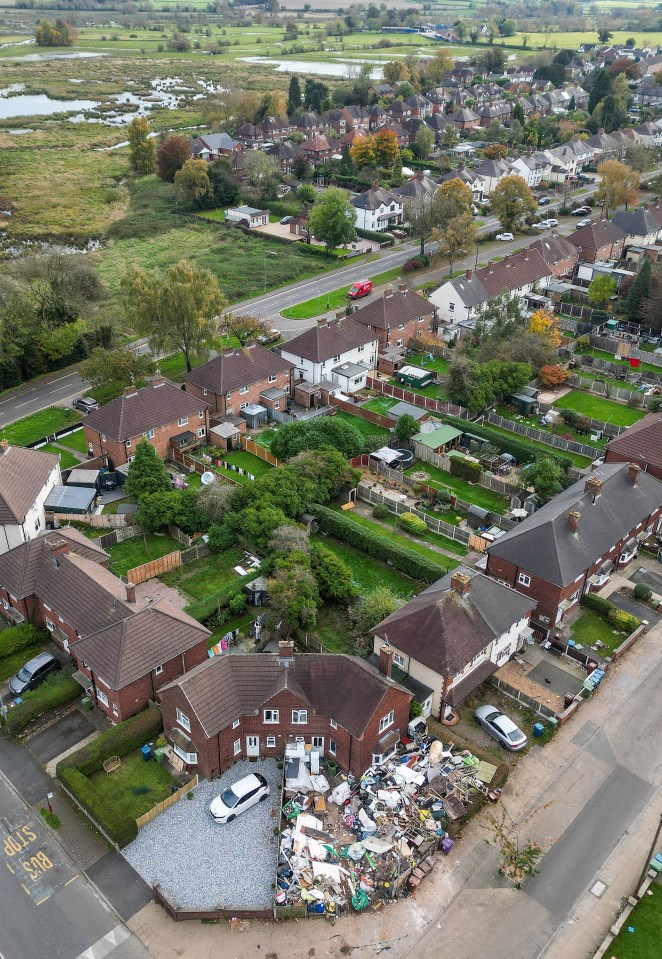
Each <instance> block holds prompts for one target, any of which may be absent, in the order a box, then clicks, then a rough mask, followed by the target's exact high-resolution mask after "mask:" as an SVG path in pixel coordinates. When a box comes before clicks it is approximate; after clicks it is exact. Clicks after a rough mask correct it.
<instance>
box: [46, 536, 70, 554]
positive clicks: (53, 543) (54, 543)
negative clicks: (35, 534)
mask: <svg viewBox="0 0 662 959" xmlns="http://www.w3.org/2000/svg"><path fill="white" fill-rule="evenodd" d="M46 545H47V546H48V548H49V550H50V553H51V556H63V555H64V554H65V553H68V552H69V543H68V542H67V541H66V539H63V537H62V536H54V537H51V538H49V539H47V540H46Z"/></svg>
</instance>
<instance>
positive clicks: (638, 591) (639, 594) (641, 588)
mask: <svg viewBox="0 0 662 959" xmlns="http://www.w3.org/2000/svg"><path fill="white" fill-rule="evenodd" d="M652 595H653V590H652V589H651V588H650V586H648V585H647V584H646V583H637V585H636V586H635V587H634V598H635V599H641V600H643V601H644V603H648V602H649V601H650V598H651V596H652Z"/></svg>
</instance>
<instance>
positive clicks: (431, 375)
mask: <svg viewBox="0 0 662 959" xmlns="http://www.w3.org/2000/svg"><path fill="white" fill-rule="evenodd" d="M395 378H396V380H397V381H398V383H402V384H403V385H405V386H413V387H415V388H416V389H418V390H422V389H423V388H424V387H426V386H429V385H430V383H434V382H435V381H436V379H437V374H436V373H435V372H434V370H422V369H421V368H420V366H403V367H402V369H400V370H398V372H397V373H396V374H395Z"/></svg>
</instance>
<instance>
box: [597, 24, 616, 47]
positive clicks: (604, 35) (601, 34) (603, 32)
mask: <svg viewBox="0 0 662 959" xmlns="http://www.w3.org/2000/svg"><path fill="white" fill-rule="evenodd" d="M613 36H614V34H613V33H612V32H611V30H610V29H609V27H607V26H599V27H598V40H599V41H600V43H609V41H610V40H611V38H612V37H613Z"/></svg>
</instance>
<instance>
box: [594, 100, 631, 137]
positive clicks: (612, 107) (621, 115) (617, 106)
mask: <svg viewBox="0 0 662 959" xmlns="http://www.w3.org/2000/svg"><path fill="white" fill-rule="evenodd" d="M598 109H599V110H600V119H601V122H602V126H603V127H604V131H605V133H613V132H614V130H618V129H620V127H621V126H623V124H624V123H625V121H626V120H627V115H628V114H627V109H626V108H625V106H624V105H623V103H622V101H621V100H620V99H619V97H615V96H612V94H611V93H610V94H608V95H607V96H606V97H605V98H604V100H603V101H602V104H601V106H600V107H599V108H598Z"/></svg>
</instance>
